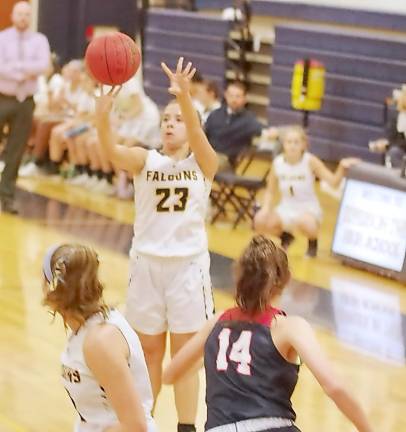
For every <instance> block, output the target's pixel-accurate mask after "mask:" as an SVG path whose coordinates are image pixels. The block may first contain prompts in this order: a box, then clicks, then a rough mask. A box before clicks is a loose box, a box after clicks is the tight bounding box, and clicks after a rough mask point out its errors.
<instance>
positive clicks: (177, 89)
mask: <svg viewBox="0 0 406 432" xmlns="http://www.w3.org/2000/svg"><path fill="white" fill-rule="evenodd" d="M161 67H162V69H163V71H164V72H165V73H166V75H167V76H168V78H169V81H170V85H169V89H168V91H169V93H170V94H172V95H174V96H181V95H182V94H188V93H189V91H190V81H191V79H192V78H193V76H194V74H195V73H196V68H194V67H193V65H192V63H191V62H188V64H187V65H186V67H183V57H179V60H178V64H177V66H176V70H175V72H172V71H171V70H170V69H169V67H168V66H167V65H166V64H165V63H161Z"/></svg>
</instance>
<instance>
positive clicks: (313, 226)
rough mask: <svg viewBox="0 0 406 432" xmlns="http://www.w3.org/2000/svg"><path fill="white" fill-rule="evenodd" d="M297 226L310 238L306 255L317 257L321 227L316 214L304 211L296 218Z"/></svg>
mask: <svg viewBox="0 0 406 432" xmlns="http://www.w3.org/2000/svg"><path fill="white" fill-rule="evenodd" d="M296 226H297V228H298V229H299V230H300V231H301V232H302V233H303V234H304V235H305V236H306V237H307V238H308V240H309V246H308V249H307V252H306V255H307V256H309V257H315V256H316V255H317V247H318V242H317V236H318V234H319V228H320V223H319V221H318V220H317V218H316V216H315V215H313V214H311V213H302V214H300V215H299V216H298V217H297V219H296Z"/></svg>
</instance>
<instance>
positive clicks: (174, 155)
mask: <svg viewBox="0 0 406 432" xmlns="http://www.w3.org/2000/svg"><path fill="white" fill-rule="evenodd" d="M162 68H163V70H164V71H165V73H166V74H167V75H168V78H169V80H170V87H169V93H170V94H172V95H174V96H176V99H175V100H173V101H171V102H170V103H169V104H168V105H167V107H166V108H165V110H164V113H163V118H162V123H161V137H162V150H161V151H157V150H145V149H144V148H140V147H132V148H126V147H123V146H118V145H117V142H116V139H115V136H114V133H113V131H112V130H111V127H110V123H109V116H110V112H111V109H112V104H113V99H114V94H115V91H114V90H112V91H111V92H110V93H109V94H108V95H105V96H101V97H100V98H98V100H97V114H96V118H97V121H96V122H97V129H98V134H99V141H100V144H101V146H102V148H103V150H104V151H105V152H106V154H107V155H108V157H109V159H110V160H111V162H112V163H113V164H114V165H115V166H116V167H117V168H120V169H123V170H126V171H128V172H130V173H132V174H133V176H134V188H135V207H136V218H135V225H134V239H133V245H132V249H131V252H130V256H131V264H130V265H131V269H130V282H129V289H128V298H127V312H126V317H127V319H128V320H129V322H130V324H131V325H132V326H133V328H134V329H135V330H136V331H137V333H138V335H139V337H140V340H141V344H142V347H143V349H144V353H145V358H146V361H147V365H148V370H149V374H150V377H151V383H152V389H153V393H154V398H155V399H156V397H157V396H158V393H159V391H160V389H161V375H162V361H163V357H164V353H165V344H166V332H167V331H169V333H170V343H171V355H172V356H173V355H175V354H176V352H177V351H178V350H179V349H180V348H181V347H182V346H183V345H184V344H185V343H186V342H187V341H188V340H189V339H190V338H191V337H192V336H193V335H194V333H195V332H197V331H198V330H199V329H200V328H201V327H202V326H203V325H204V324H205V322H206V321H207V319H209V318H210V317H211V316H212V314H213V309H214V305H213V297H212V292H211V282H210V275H209V267H210V260H209V254H208V245H207V234H206V231H205V224H204V220H205V213H206V209H207V203H208V198H209V194H210V189H211V184H212V180H213V178H214V174H215V172H216V170H217V166H218V161H217V156H216V153H215V151H214V150H213V148H212V147H211V145H210V143H209V142H208V140H207V138H206V135H205V134H204V132H203V129H202V127H201V124H200V120H199V117H198V114H197V113H196V110H195V109H194V107H193V103H192V99H191V96H190V92H189V86H190V80H191V78H192V77H193V75H194V73H195V69H194V68H192V64H191V63H188V64H187V66H186V67H185V68H183V58H180V59H179V61H178V64H177V68H176V71H175V72H172V71H171V70H170V69H169V68H168V67H167V66H166V65H165V64H162ZM135 138H136V137H135ZM198 386H199V381H198V375H197V372H196V373H195V374H194V375H192V376H190V377H188V378H186V379H184V380H182V381H181V382H179V384H177V385H176V386H175V402H176V409H177V414H178V422H179V423H178V431H179V432H193V431H195V425H194V424H195V420H196V412H197V397H198Z"/></svg>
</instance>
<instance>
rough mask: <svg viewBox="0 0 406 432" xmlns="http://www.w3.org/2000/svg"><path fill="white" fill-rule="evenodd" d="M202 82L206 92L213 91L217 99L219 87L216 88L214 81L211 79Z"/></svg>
mask: <svg viewBox="0 0 406 432" xmlns="http://www.w3.org/2000/svg"><path fill="white" fill-rule="evenodd" d="M203 83H204V85H205V87H206V90H207V92H208V93H213V94H214V97H215V98H216V99H218V97H219V95H220V93H219V88H218V86H217V84H216V82H215V81H212V80H203Z"/></svg>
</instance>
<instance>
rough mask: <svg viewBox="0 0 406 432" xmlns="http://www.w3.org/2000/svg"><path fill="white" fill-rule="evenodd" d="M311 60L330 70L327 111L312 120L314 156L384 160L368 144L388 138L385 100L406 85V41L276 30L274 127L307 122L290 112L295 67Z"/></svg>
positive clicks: (302, 28)
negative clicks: (373, 152) (306, 60)
mask: <svg viewBox="0 0 406 432" xmlns="http://www.w3.org/2000/svg"><path fill="white" fill-rule="evenodd" d="M305 57H308V58H315V59H317V60H319V61H321V62H322V63H324V65H325V67H326V70H327V74H326V95H325V100H324V103H323V107H322V109H321V111H320V112H317V113H314V114H310V118H309V136H310V140H311V146H312V147H311V149H312V151H313V152H315V153H316V154H318V155H319V156H320V157H322V158H323V159H326V160H333V161H336V160H338V159H339V158H341V157H343V156H358V157H362V158H364V159H367V160H376V161H377V160H379V157H378V156H376V155H374V154H371V153H370V151H369V150H368V142H369V141H370V140H372V139H376V138H379V137H381V136H382V135H384V132H383V127H384V126H383V123H384V101H385V98H387V97H389V96H391V93H392V90H393V89H394V88H395V87H400V85H401V83H402V82H404V80H405V77H406V37H403V36H392V35H391V36H385V35H382V34H378V33H373V32H367V31H356V30H349V29H344V28H337V27H332V26H325V25H314V24H312V25H307V24H296V25H278V26H276V27H275V43H274V47H273V63H272V65H271V77H272V83H271V86H270V89H269V94H270V99H271V106H270V107H269V110H268V117H269V121H270V123H271V124H288V123H292V121H298V120H299V121H301V118H302V116H301V114H300V113H297V112H294V111H292V110H291V108H290V83H291V78H292V70H293V65H294V63H295V61H296V60H298V59H301V58H305Z"/></svg>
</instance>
